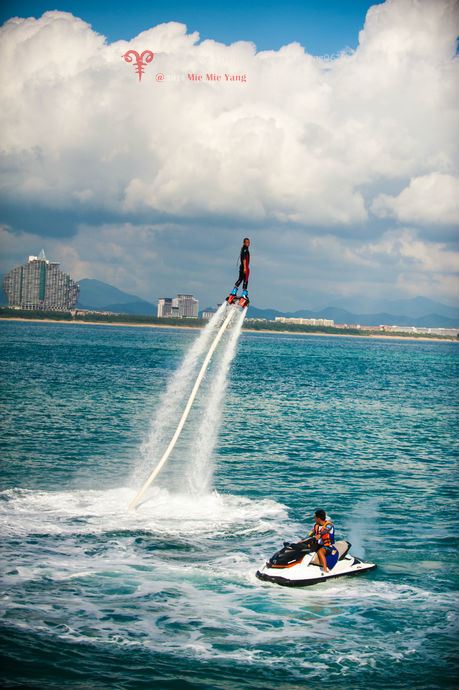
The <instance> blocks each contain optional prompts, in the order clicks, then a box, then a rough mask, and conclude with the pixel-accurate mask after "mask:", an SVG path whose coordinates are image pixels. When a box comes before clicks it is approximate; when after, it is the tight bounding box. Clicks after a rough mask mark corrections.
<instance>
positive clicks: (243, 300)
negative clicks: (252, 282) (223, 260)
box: [226, 237, 250, 308]
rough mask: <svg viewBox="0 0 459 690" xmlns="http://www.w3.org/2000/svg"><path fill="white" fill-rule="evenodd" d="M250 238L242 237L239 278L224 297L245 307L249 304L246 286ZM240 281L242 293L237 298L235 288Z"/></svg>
mask: <svg viewBox="0 0 459 690" xmlns="http://www.w3.org/2000/svg"><path fill="white" fill-rule="evenodd" d="M249 247H250V240H249V238H248V237H244V241H243V243H242V247H241V255H240V265H239V278H238V279H237V280H236V282H235V284H234V288H233V289H232V290H231V292H230V294H229V295H228V297H227V298H226V301H227V302H228V303H229V304H233V302H236V303H237V302H238V301H239V306H240V307H243V308H244V307H247V306H248V304H249V293H248V291H247V287H248V284H249V275H250V251H249ZM241 283H242V294H241V296H240V297H239V298H238V296H237V289H238V287H239V285H240V284H241Z"/></svg>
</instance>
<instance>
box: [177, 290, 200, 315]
mask: <svg viewBox="0 0 459 690" xmlns="http://www.w3.org/2000/svg"><path fill="white" fill-rule="evenodd" d="M174 308H175V309H177V316H179V317H180V318H188V319H197V318H198V308H199V302H198V300H197V299H195V298H194V297H193V295H177V297H174V299H173V300H172V309H173V310H174Z"/></svg>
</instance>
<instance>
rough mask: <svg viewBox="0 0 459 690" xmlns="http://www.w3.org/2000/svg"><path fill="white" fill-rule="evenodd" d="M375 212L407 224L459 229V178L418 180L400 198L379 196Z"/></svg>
mask: <svg viewBox="0 0 459 690" xmlns="http://www.w3.org/2000/svg"><path fill="white" fill-rule="evenodd" d="M372 211H373V212H374V213H375V214H376V215H377V216H380V217H381V218H387V217H391V218H396V219H397V220H399V221H401V222H404V223H421V224H424V223H435V224H437V223H441V224H443V223H445V224H450V225H459V178H458V177H453V176H452V175H445V174H441V173H431V174H430V175H423V176H422V177H415V178H413V179H412V180H410V183H409V185H408V186H407V187H405V189H403V190H402V191H401V192H400V194H399V195H398V196H391V195H389V194H380V195H379V196H378V197H377V198H376V199H375V200H374V201H373V204H372Z"/></svg>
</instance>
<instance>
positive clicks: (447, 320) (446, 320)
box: [247, 300, 459, 328]
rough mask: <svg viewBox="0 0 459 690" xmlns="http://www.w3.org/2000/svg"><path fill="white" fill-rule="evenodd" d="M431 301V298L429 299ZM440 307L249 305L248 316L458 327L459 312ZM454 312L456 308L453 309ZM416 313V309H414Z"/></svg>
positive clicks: (375, 324)
mask: <svg viewBox="0 0 459 690" xmlns="http://www.w3.org/2000/svg"><path fill="white" fill-rule="evenodd" d="M429 301H430V300H429ZM438 306H439V307H443V308H444V309H451V307H448V306H447V305H441V304H440V303H438ZM439 311H441V310H440V309H436V310H435V311H434V312H427V313H425V314H424V315H422V316H414V315H412V314H410V313H409V312H408V313H405V314H389V313H387V312H378V313H375V314H356V313H354V312H350V311H347V310H346V309H341V308H340V307H325V309H321V310H320V311H312V310H310V309H300V310H299V311H295V312H281V311H276V310H275V309H257V308H256V307H252V306H250V307H249V310H248V314H247V316H248V317H249V318H252V319H275V318H276V316H290V317H296V318H304V319H333V321H334V322H335V323H336V324H339V323H346V324H360V325H361V326H379V325H382V324H384V325H386V326H423V327H430V328H456V327H458V326H459V313H458V315H457V316H456V317H450V316H445V315H443V314H441V313H439ZM452 311H453V312H454V310H453V309H452ZM413 313H416V310H413Z"/></svg>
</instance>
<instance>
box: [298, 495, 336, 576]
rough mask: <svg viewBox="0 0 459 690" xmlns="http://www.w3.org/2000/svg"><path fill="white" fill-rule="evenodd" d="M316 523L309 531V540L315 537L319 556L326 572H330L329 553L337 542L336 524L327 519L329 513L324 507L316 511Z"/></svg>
mask: <svg viewBox="0 0 459 690" xmlns="http://www.w3.org/2000/svg"><path fill="white" fill-rule="evenodd" d="M314 518H315V524H314V526H313V528H312V530H311V531H310V532H309V535H308V538H307V539H305V540H304V541H308V540H309V539H311V538H314V539H315V543H316V545H317V551H316V553H317V555H318V557H319V561H320V565H321V566H322V570H323V571H324V573H328V572H329V571H328V566H327V558H326V557H327V554H329V553H331V552H332V544H334V543H335V526H334V524H333V522H332V521H331V520H330V519H327V514H326V513H325V510H322V508H318V509H317V510H316V512H315V513H314Z"/></svg>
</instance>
